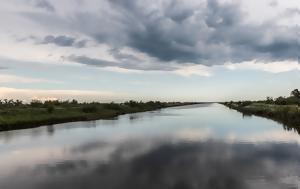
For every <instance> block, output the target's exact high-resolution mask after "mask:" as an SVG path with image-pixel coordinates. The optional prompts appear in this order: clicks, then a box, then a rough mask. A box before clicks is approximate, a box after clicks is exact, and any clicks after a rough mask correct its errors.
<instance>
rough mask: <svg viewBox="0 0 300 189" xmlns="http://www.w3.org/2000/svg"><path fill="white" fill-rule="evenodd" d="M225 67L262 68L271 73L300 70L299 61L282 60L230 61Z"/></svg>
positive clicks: (231, 68) (240, 68) (235, 68)
mask: <svg viewBox="0 0 300 189" xmlns="http://www.w3.org/2000/svg"><path fill="white" fill-rule="evenodd" d="M224 67H225V68H227V69H230V70H260V71H265V72H270V73H282V72H288V71H293V70H300V64H299V63H298V62H291V61H282V62H272V63H264V62H256V61H251V62H242V63H235V64H232V63H228V64H225V65H224Z"/></svg>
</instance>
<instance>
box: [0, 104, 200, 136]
mask: <svg viewBox="0 0 300 189" xmlns="http://www.w3.org/2000/svg"><path fill="white" fill-rule="evenodd" d="M195 104H202V103H201V102H159V101H156V102H154V101H150V102H146V103H143V102H136V101H129V102H125V103H118V104H117V103H82V104H80V103H77V102H76V103H72V102H67V103H66V102H59V101H55V102H51V101H47V102H44V103H43V102H37V104H35V103H31V104H30V105H24V104H20V105H18V106H7V107H5V108H3V107H2V108H0V132H5V131H13V130H23V129H32V128H37V127H43V126H49V125H55V124H63V123H72V122H80V121H94V120H110V119H114V118H117V117H118V116H120V115H125V114H132V113H139V112H147V111H154V110H159V109H164V108H170V107H178V106H186V105H195Z"/></svg>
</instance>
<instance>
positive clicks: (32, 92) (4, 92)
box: [0, 87, 126, 102]
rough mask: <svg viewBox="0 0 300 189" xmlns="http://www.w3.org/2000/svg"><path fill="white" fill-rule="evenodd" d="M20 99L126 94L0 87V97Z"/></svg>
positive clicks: (82, 98)
mask: <svg viewBox="0 0 300 189" xmlns="http://www.w3.org/2000/svg"><path fill="white" fill-rule="evenodd" d="M5 98H7V99H21V100H24V101H27V102H29V101H31V100H32V99H40V100H46V99H60V100H70V99H77V100H79V101H101V102H107V101H112V100H114V101H120V100H121V99H120V98H126V94H122V93H121V94H120V93H115V92H110V91H91V90H42V89H17V88H9V87H0V99H5Z"/></svg>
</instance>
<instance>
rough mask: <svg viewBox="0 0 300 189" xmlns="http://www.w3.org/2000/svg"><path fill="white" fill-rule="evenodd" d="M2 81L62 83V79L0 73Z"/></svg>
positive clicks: (0, 81) (0, 80)
mask: <svg viewBox="0 0 300 189" xmlns="http://www.w3.org/2000/svg"><path fill="white" fill-rule="evenodd" d="M0 83H62V82H61V81H55V80H48V79H36V78H31V77H21V76H16V75H9V74H0Z"/></svg>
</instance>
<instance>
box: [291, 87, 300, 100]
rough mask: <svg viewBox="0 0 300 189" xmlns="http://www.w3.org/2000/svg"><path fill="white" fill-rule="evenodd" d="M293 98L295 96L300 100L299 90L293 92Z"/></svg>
mask: <svg viewBox="0 0 300 189" xmlns="http://www.w3.org/2000/svg"><path fill="white" fill-rule="evenodd" d="M291 96H294V97H296V98H299V99H300V91H299V90H298V89H294V90H293V91H292V92H291Z"/></svg>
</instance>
